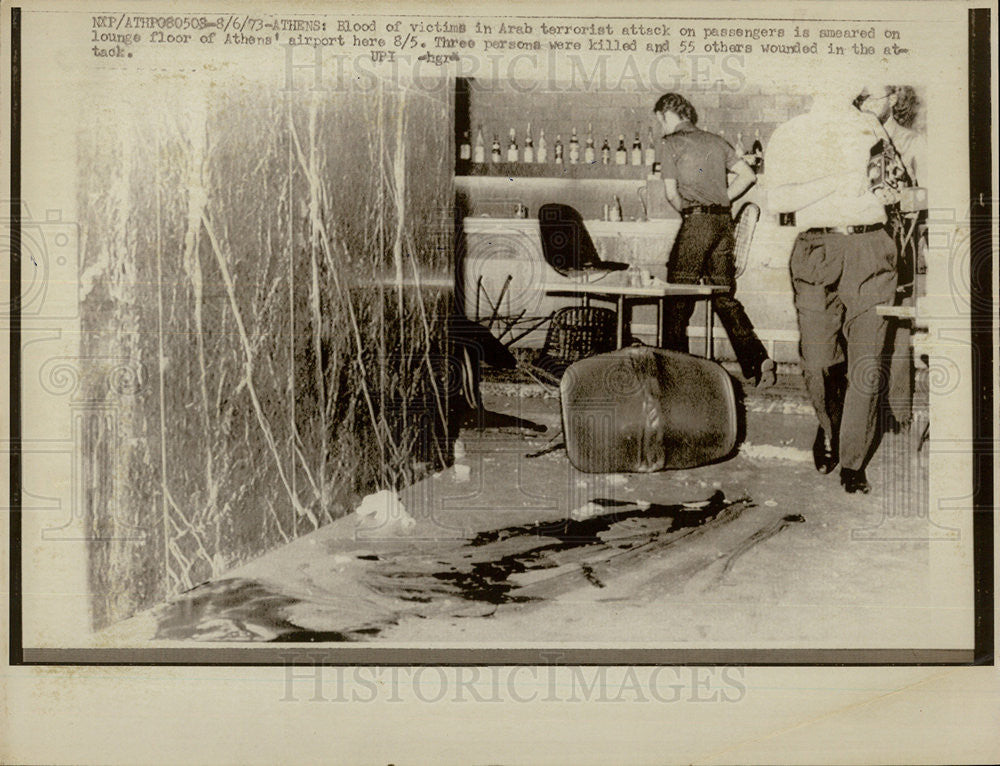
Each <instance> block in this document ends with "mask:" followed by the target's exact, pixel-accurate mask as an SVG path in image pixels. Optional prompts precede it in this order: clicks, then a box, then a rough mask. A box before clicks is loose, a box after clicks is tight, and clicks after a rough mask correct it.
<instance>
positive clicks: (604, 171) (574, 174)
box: [455, 161, 650, 181]
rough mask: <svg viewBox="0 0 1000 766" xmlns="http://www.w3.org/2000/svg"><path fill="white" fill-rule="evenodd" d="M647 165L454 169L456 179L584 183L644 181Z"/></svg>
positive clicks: (514, 164) (464, 165)
mask: <svg viewBox="0 0 1000 766" xmlns="http://www.w3.org/2000/svg"><path fill="white" fill-rule="evenodd" d="M649 173H650V167H649V166H648V165H603V164H601V163H600V162H596V163H594V164H586V163H582V162H580V163H577V164H575V165H572V164H569V163H564V164H562V165H557V164H555V163H554V162H546V163H537V162H535V163H532V162H495V163H494V162H486V163H473V162H462V161H460V162H459V163H458V165H457V166H456V168H455V175H456V177H457V178H462V177H476V178H502V179H511V178H516V179H530V178H550V179H586V180H595V181H623V180H631V181H645V180H646V178H647V177H648V176H649Z"/></svg>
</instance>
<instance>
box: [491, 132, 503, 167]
mask: <svg viewBox="0 0 1000 766" xmlns="http://www.w3.org/2000/svg"><path fill="white" fill-rule="evenodd" d="M490 158H491V159H492V160H493V161H494V162H500V161H501V160H503V155H501V154H500V136H498V135H497V134H496V133H494V134H493V149H492V151H490Z"/></svg>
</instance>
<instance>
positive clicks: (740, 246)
mask: <svg viewBox="0 0 1000 766" xmlns="http://www.w3.org/2000/svg"><path fill="white" fill-rule="evenodd" d="M758 220H760V208H759V207H757V205H756V204H754V203H753V202H748V203H747V204H745V205H744V206H743V209H742V210H740V214H739V215H738V216H737V217H736V232H735V234H734V238H735V244H734V245H733V261H734V263H735V268H736V276H737V277H738V276H740V275H741V274H742V273H743V272H744V271H746V268H747V263H748V262H749V260H750V245H751V244H753V233H754V230H755V229H756V228H757V221H758Z"/></svg>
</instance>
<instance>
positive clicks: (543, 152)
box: [538, 128, 549, 162]
mask: <svg viewBox="0 0 1000 766" xmlns="http://www.w3.org/2000/svg"><path fill="white" fill-rule="evenodd" d="M548 160H549V145H548V144H547V143H545V128H542V129H541V130H539V131H538V161H539V162H548Z"/></svg>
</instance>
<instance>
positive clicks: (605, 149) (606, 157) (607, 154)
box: [601, 136, 611, 165]
mask: <svg viewBox="0 0 1000 766" xmlns="http://www.w3.org/2000/svg"><path fill="white" fill-rule="evenodd" d="M610 162H611V147H610V146H608V137H607V136H605V137H604V145H603V146H602V147H601V164H602V165H607V164H609V163H610Z"/></svg>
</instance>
